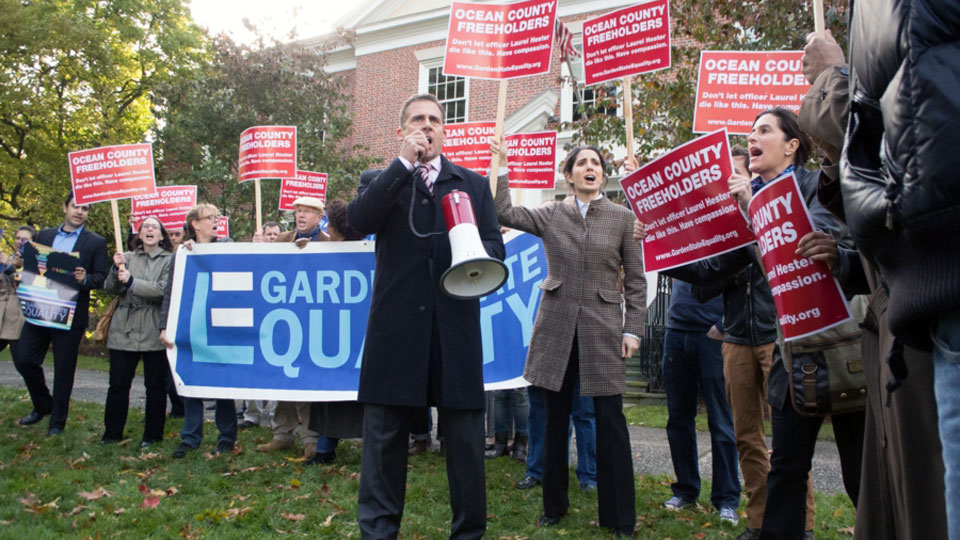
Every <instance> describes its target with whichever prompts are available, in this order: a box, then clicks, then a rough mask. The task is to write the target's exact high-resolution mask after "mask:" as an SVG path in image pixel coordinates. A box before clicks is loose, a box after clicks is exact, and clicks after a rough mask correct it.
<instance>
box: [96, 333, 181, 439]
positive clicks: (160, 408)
mask: <svg viewBox="0 0 960 540" xmlns="http://www.w3.org/2000/svg"><path fill="white" fill-rule="evenodd" d="M140 357H143V386H144V388H146V390H147V402H146V406H145V407H144V426H143V441H144V442H149V443H153V442H157V441H161V440H163V425H164V422H165V420H166V409H167V394H166V391H167V372H168V371H169V369H170V368H169V367H167V366H168V365H169V364H168V363H167V352H166V351H162V350H161V351H120V350H117V349H110V386H109V388H107V402H106V404H105V405H104V410H103V424H104V432H103V438H104V440H120V439H122V438H123V428H124V426H126V424H127V411H128V410H129V408H130V385H131V384H132V382H133V376H134V374H135V372H136V369H137V362H139V361H140Z"/></svg>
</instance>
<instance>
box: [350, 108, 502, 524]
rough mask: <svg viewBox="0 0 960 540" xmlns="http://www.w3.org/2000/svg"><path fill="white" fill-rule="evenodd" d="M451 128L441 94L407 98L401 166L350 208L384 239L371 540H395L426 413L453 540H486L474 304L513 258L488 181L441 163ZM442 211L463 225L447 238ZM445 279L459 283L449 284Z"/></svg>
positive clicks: (366, 393)
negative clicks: (436, 438) (445, 487)
mask: <svg viewBox="0 0 960 540" xmlns="http://www.w3.org/2000/svg"><path fill="white" fill-rule="evenodd" d="M443 123H444V110H443V107H442V105H441V104H440V103H439V101H437V99H436V98H435V97H434V96H432V95H429V94H421V95H416V96H413V97H411V98H409V99H408V100H407V101H406V103H404V105H403V108H402V109H401V111H400V127H399V128H397V140H398V142H399V143H400V153H399V155H398V157H396V158H395V159H394V160H393V161H392V162H391V163H390V164H389V165H388V166H387V168H386V169H383V170H379V171H365V172H364V173H363V174H362V176H361V179H360V187H359V188H358V190H357V191H358V195H357V198H356V199H354V200H353V202H351V203H350V205H349V207H348V209H347V217H348V219H349V220H350V223H352V224H353V225H354V227H356V228H357V229H358V230H360V231H361V232H363V233H367V234H369V233H376V235H377V240H376V273H375V275H374V282H373V295H372V298H371V302H370V316H369V319H368V322H367V335H366V342H365V345H364V351H363V360H362V366H361V369H360V386H359V392H358V401H360V402H361V403H364V404H365V409H364V419H363V461H362V464H361V469H360V493H359V500H358V521H359V525H360V531H361V535H362V537H363V538H396V537H397V534H398V532H399V528H400V519H401V517H402V516H403V503H404V497H405V491H404V488H405V484H406V475H407V436H408V434H409V432H410V424H411V421H412V420H413V418H414V415H417V414H423V409H424V408H425V407H427V406H436V407H437V409H438V411H439V415H440V425H441V426H442V429H443V436H444V444H445V449H446V460H447V477H448V482H449V484H450V506H451V508H452V510H453V521H452V523H451V534H450V537H451V538H454V539H474V538H481V537H482V536H483V533H484V531H485V530H486V486H485V475H484V462H483V452H484V444H483V442H484V421H483V415H484V405H485V403H484V396H483V353H482V343H481V336H480V303H479V300H478V298H479V296H482V295H484V294H488V293H490V292H493V291H494V290H496V289H497V288H499V287H500V285H501V284H502V283H503V280H505V279H506V272H505V270H504V269H503V267H502V264H500V265H499V266H498V264H497V263H496V262H490V261H491V259H493V260H494V261H497V260H499V261H502V260H503V258H504V256H505V249H504V246H503V239H502V237H501V235H500V228H499V226H498V225H497V216H496V210H495V209H494V205H493V196H492V195H491V193H490V188H489V185H488V183H487V181H486V180H485V179H484V178H483V177H481V176H480V175H478V174H477V173H475V172H473V171H470V170H468V169H465V168H463V167H459V166H457V165H454V164H453V163H451V162H450V161H449V160H447V159H446V158H445V157H443V156H442V155H441V154H440V151H441V148H442V146H443ZM444 207H445V208H444ZM471 210H472V211H471ZM444 211H446V213H447V214H451V215H452V214H456V215H458V216H461V217H462V218H463V219H459V220H456V221H458V223H455V224H452V225H451V227H450V229H451V230H450V233H449V234H448V231H447V226H446V225H445V219H444ZM461 222H466V223H461ZM471 222H472V223H471ZM454 225H456V226H454ZM464 225H467V227H464ZM470 225H472V227H471V226H470ZM458 227H459V228H458ZM455 230H456V232H454V231H455ZM464 230H466V232H467V234H463V231H464ZM452 242H455V243H457V245H455V246H451V243H452ZM464 246H466V247H464ZM480 251H483V253H482V254H481V253H479V252H480ZM454 252H457V253H459V254H458V255H457V259H456V260H455V259H454ZM473 253H476V256H475V255H473ZM477 260H479V261H480V262H475V261H477ZM451 263H454V268H450V267H451ZM461 266H463V267H466V268H465V270H463V271H460V269H459V267H461ZM448 271H449V272H448ZM446 273H453V274H458V276H457V277H454V278H452V279H449V278H445V279H444V280H443V281H444V286H441V277H442V276H444V274H446ZM491 275H492V276H493V277H492V278H491V277H490V276H491ZM448 282H450V283H449V284H448Z"/></svg>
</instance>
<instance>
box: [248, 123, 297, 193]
mask: <svg viewBox="0 0 960 540" xmlns="http://www.w3.org/2000/svg"><path fill="white" fill-rule="evenodd" d="M237 169H238V171H239V173H240V177H239V181H240V182H246V181H247V180H256V179H258V178H293V177H295V176H296V175H297V127H296V126H254V127H251V128H247V129H245V130H243V133H241V134H240V158H239V159H238V160H237Z"/></svg>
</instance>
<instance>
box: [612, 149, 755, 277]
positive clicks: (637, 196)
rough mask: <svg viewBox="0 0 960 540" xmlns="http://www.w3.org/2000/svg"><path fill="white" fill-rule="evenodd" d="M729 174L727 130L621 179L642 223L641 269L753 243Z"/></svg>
mask: <svg viewBox="0 0 960 540" xmlns="http://www.w3.org/2000/svg"><path fill="white" fill-rule="evenodd" d="M732 173H733V163H732V162H731V160H730V149H729V147H728V146H727V132H726V130H720V131H716V132H713V133H711V134H709V135H704V136H703V137H700V138H699V139H694V140H692V141H690V142H688V143H686V144H684V145H682V146H679V147H677V148H675V149H673V150H671V151H670V152H669V153H667V154H665V155H663V156H661V157H660V158H658V159H656V160H654V161H651V162H650V163H648V164H647V165H645V166H644V167H643V168H641V169H637V170H636V171H634V172H633V173H631V174H630V175H628V176H626V177H624V178H622V179H621V180H620V185H621V186H622V187H623V191H624V193H626V195H627V199H628V200H629V201H630V207H631V208H632V209H633V213H634V214H636V215H637V219H639V220H640V221H642V222H643V223H644V224H645V225H646V229H647V237H646V238H645V239H644V241H643V268H644V270H646V271H647V272H653V271H656V270H666V269H668V268H673V267H676V266H681V265H684V264H688V263H691V262H694V261H699V260H701V259H706V258H707V257H712V256H714V255H717V254H719V253H724V252H726V251H730V250H732V249H736V248H738V247H741V246H745V245H747V244H749V243H751V242H753V240H754V238H753V233H751V232H750V229H749V228H747V224H746V221H745V220H744V219H743V216H742V215H741V214H740V210H739V209H738V208H737V204H736V202H734V201H733V199H731V198H730V193H729V191H728V188H727V180H728V179H729V178H730V175H731V174H732Z"/></svg>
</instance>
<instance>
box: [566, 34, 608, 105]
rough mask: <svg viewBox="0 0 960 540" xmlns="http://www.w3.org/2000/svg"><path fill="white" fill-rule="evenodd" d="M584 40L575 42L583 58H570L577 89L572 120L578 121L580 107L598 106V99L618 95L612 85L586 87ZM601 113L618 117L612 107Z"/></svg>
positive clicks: (577, 38)
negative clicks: (584, 82)
mask: <svg viewBox="0 0 960 540" xmlns="http://www.w3.org/2000/svg"><path fill="white" fill-rule="evenodd" d="M582 40H583V38H582V37H579V36H578V37H576V38H574V41H573V46H574V48H576V49H577V51H578V52H579V53H580V55H581V57H580V58H577V57H574V56H571V57H570V61H569V69H570V74H571V75H572V76H573V78H574V79H576V80H577V81H578V82H577V87H576V88H574V89H573V99H572V102H571V105H572V107H573V109H572V112H571V116H570V117H571V119H572V120H573V121H577V120H579V119H580V117H581V113H580V107H581V105H583V106H592V105H594V104H596V102H597V99H598V98H600V97H601V95H606V96H615V95H616V94H617V87H616V85H614V84H612V83H605V84H595V85H593V86H585V85H584V84H583V80H584V79H585V77H584V75H583V41H582ZM600 112H603V113H604V114H608V115H611V116H616V114H617V108H616V107H611V108H609V109H604V110H602V111H600Z"/></svg>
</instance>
